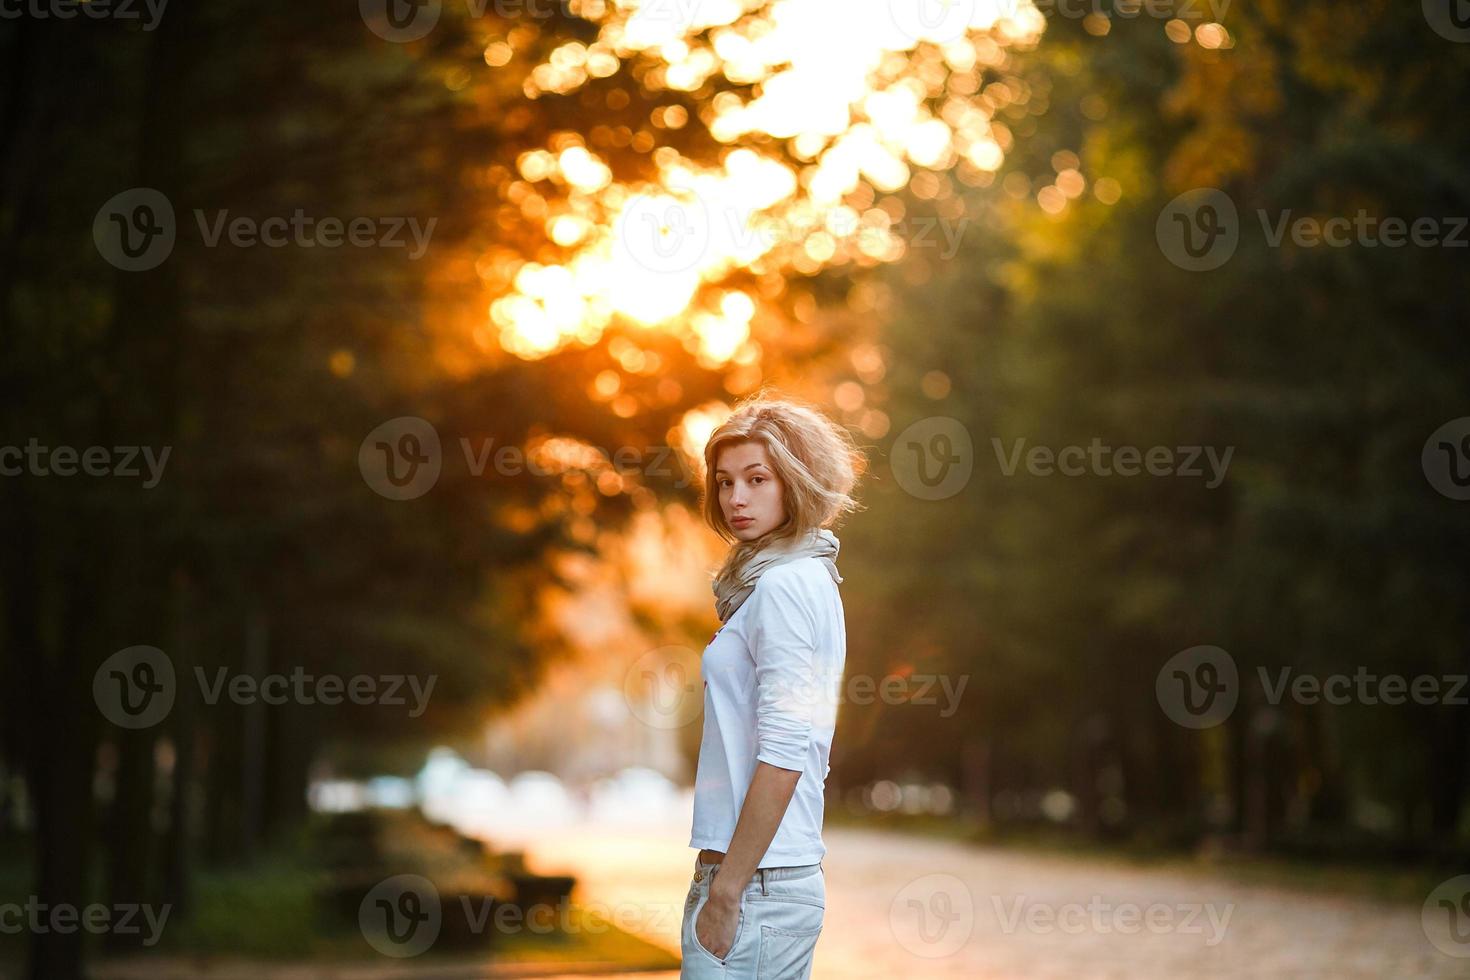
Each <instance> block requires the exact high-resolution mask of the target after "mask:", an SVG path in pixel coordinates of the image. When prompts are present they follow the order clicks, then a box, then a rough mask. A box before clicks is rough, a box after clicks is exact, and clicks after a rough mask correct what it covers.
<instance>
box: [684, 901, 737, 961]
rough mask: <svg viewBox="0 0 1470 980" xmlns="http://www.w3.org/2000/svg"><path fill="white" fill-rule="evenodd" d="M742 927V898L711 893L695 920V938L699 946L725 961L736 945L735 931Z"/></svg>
mask: <svg viewBox="0 0 1470 980" xmlns="http://www.w3.org/2000/svg"><path fill="white" fill-rule="evenodd" d="M739 926H740V896H739V895H733V896H730V895H725V894H724V893H722V892H715V891H713V890H712V891H711V892H710V896H709V899H708V900H707V901H706V902H705V903H704V908H702V909H700V910H699V917H698V918H696V919H695V920H694V936H695V938H696V939H698V940H699V945H701V946H703V947H704V948H705V949H706V950H708V951H709V952H711V953H713V954H714V956H715V958H716V959H720V960H723V959H724V958H725V957H726V956H727V955H729V953H730V947H731V946H732V945H734V943H735V930H736V929H737V928H739Z"/></svg>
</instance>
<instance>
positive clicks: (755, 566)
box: [713, 528, 842, 623]
mask: <svg viewBox="0 0 1470 980" xmlns="http://www.w3.org/2000/svg"><path fill="white" fill-rule="evenodd" d="M741 547H745V545H743V544H741V545H736V548H737V549H738V548H741ZM840 547H841V543H840V542H839V541H838V540H837V535H835V534H833V533H832V532H831V531H829V530H827V529H826V528H818V529H816V530H813V531H808V532H807V533H806V534H805V535H800V536H798V537H796V538H786V539H784V540H780V541H777V542H773V543H771V544H768V545H766V546H765V547H764V548H761V549H760V550H759V551H756V552H754V553H752V554H751V555H749V556H747V557H745V558H737V560H736V561H734V562H733V563H732V564H731V567H730V570H729V571H727V572H725V573H724V574H723V575H721V576H720V577H719V578H717V579H715V581H714V583H713V588H714V593H715V611H716V612H717V613H718V614H719V616H720V622H722V623H728V622H729V621H730V617H731V616H733V615H735V610H737V609H739V608H740V605H741V603H743V602H745V600H746V599H748V598H750V594H751V593H752V592H754V591H755V583H756V580H757V579H759V578H760V577H761V575H762V574H763V573H764V572H765V571H766V569H768V568H774V567H775V566H777V565H784V564H786V563H787V562H789V561H795V560H796V559H798V558H820V559H821V560H822V563H823V564H824V565H826V566H827V571H828V573H829V574H831V576H832V581H834V582H836V583H838V584H839V585H840V584H841V583H842V576H841V575H839V574H837V562H836V558H837V551H838V549H839V548H840Z"/></svg>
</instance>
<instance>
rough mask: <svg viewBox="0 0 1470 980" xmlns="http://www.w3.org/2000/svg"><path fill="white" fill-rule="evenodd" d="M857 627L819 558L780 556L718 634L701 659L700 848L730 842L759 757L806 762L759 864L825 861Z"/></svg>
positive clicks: (794, 765) (786, 765)
mask: <svg viewBox="0 0 1470 980" xmlns="http://www.w3.org/2000/svg"><path fill="white" fill-rule="evenodd" d="M846 659H847V628H846V624H845V622H844V620H843V613H842V596H841V594H840V593H839V592H838V590H837V583H836V582H834V581H833V580H832V576H831V574H830V573H829V572H828V571H827V568H826V566H825V565H824V564H823V563H822V562H821V560H820V559H817V558H798V559H796V560H794V561H789V562H786V563H785V564H782V565H776V566H774V567H772V568H769V569H767V570H766V571H765V572H763V573H762V574H761V576H760V578H759V579H757V580H756V586H755V590H754V591H753V592H752V593H751V594H750V596H749V597H748V598H747V599H746V600H745V602H744V603H742V604H741V606H740V608H739V609H737V610H735V615H733V616H731V617H730V621H729V622H727V623H725V624H724V625H723V626H721V627H720V629H719V630H718V631H717V632H716V633H715V635H714V638H713V639H712V640H710V643H709V646H707V647H706V648H705V651H704V657H703V659H702V661H701V663H700V673H701V675H702V676H703V678H704V737H703V739H702V740H701V742H700V745H699V767H698V770H697V772H696V774H695V778H694V829H693V833H692V835H691V836H690V838H689V846H690V847H698V848H706V847H707V848H710V849H711V850H716V851H728V850H729V847H730V837H731V835H733V834H734V832H735V822H736V820H737V819H738V818H739V816H740V808H741V807H742V806H743V805H744V803H745V794H746V791H747V790H749V788H750V780H751V778H752V777H753V776H754V775H755V767H756V763H757V762H768V763H770V764H771V765H773V766H779V767H780V768H782V769H792V770H799V771H800V772H801V778H800V780H799V781H798V782H797V784H796V792H795V793H794V794H793V795H792V798H791V804H790V805H789V806H788V807H787V809H786V813H785V815H784V816H782V818H781V825H780V827H778V828H777V830H776V835H775V837H774V838H772V840H771V846H770V847H769V848H768V849H767V850H766V853H765V855H764V856H763V857H762V858H761V859H760V861H759V862H758V863H757V865H756V866H757V867H759V868H772V867H782V866H786V865H794V864H815V863H817V862H818V861H820V860H821V859H822V856H823V855H824V854H826V853H827V848H826V846H825V845H824V844H823V843H822V813H823V803H824V788H825V785H826V780H827V772H828V770H829V766H828V764H827V758H828V755H829V753H830V751H831V749H832V734H833V731H834V730H835V728H836V723H837V705H838V701H839V697H838V695H839V692H840V690H841V687H842V671H843V667H844V665H845V663H846Z"/></svg>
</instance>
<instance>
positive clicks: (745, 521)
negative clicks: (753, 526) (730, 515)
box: [730, 517, 755, 527]
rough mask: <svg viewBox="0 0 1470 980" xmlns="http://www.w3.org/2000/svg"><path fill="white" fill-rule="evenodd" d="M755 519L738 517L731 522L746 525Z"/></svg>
mask: <svg viewBox="0 0 1470 980" xmlns="http://www.w3.org/2000/svg"><path fill="white" fill-rule="evenodd" d="M754 520H755V518H754V517H737V518H735V519H734V520H732V521H731V522H730V523H731V524H733V525H735V526H736V527H744V526H745V525H747V524H749V523H751V522H752V521H754Z"/></svg>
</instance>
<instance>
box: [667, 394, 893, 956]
mask: <svg viewBox="0 0 1470 980" xmlns="http://www.w3.org/2000/svg"><path fill="white" fill-rule="evenodd" d="M704 461H705V481H704V504H703V506H704V516H705V520H706V521H707V522H708V523H709V525H710V526H711V527H713V528H714V529H715V531H716V532H717V533H718V534H719V535H720V536H721V537H722V538H724V539H725V540H726V541H730V542H732V544H733V547H732V548H731V549H730V552H729V555H728V556H727V557H726V559H725V563H724V565H723V567H722V568H721V569H720V572H719V574H718V575H717V576H716V578H715V581H714V591H715V599H716V602H715V606H716V611H717V612H718V614H719V617H720V621H721V622H722V623H723V625H722V626H721V627H720V628H719V630H717V631H716V632H715V635H714V638H713V639H712V640H711V641H710V644H709V646H708V647H707V648H706V649H705V652H704V657H703V660H702V664H701V673H702V674H703V677H704V737H703V741H702V742H701V743H700V747H699V768H698V772H697V774H696V776H695V785H694V829H693V834H692V835H691V837H690V839H689V846H690V847H697V848H700V849H701V850H700V852H699V854H698V856H697V857H696V858H695V863H694V881H693V883H692V884H691V886H690V888H689V896H688V899H687V900H686V901H685V903H684V925H683V936H682V945H683V954H684V957H683V968H682V970H681V972H680V976H681V977H686V978H699V977H725V978H741V977H758V978H761V980H790V978H805V977H808V976H810V974H811V968H812V952H813V950H814V949H815V947H816V943H817V936H818V934H819V933H820V932H821V931H822V917H823V915H824V913H825V909H826V896H827V893H826V879H825V877H824V876H823V873H822V856H823V855H824V854H825V853H826V850H827V849H826V847H825V846H824V845H823V843H822V810H823V786H824V784H825V781H826V778H827V770H828V766H827V758H828V753H829V751H830V750H831V748H832V735H833V730H834V727H835V722H836V718H837V700H838V699H837V693H838V690H839V689H840V686H841V682H842V668H843V664H844V661H845V659H846V654H847V633H846V628H845V626H844V623H843V615H842V597H841V596H840V595H839V593H838V591H837V585H838V583H840V582H841V581H842V577H841V576H840V575H838V574H837V565H836V561H835V559H836V558H837V550H838V541H837V538H836V536H835V535H834V534H833V533H832V532H831V531H830V530H827V525H829V524H831V523H833V522H834V521H836V520H837V519H838V518H839V517H841V516H842V515H843V514H845V513H848V512H850V511H853V510H855V509H857V503H856V501H855V500H854V499H853V497H852V495H851V494H852V490H853V487H854V485H855V483H856V482H857V478H858V476H859V475H860V473H861V472H862V469H863V468H864V465H865V460H864V458H863V455H862V453H861V452H860V451H859V450H858V449H857V448H856V446H855V445H854V444H853V441H852V437H851V436H849V435H848V433H847V432H846V431H845V430H844V429H842V428H841V427H839V426H838V425H836V424H835V423H834V422H832V421H831V420H830V419H828V418H827V417H826V416H824V415H822V414H821V413H819V412H816V411H814V410H812V409H810V408H807V407H805V406H802V405H798V404H795V403H793V402H791V401H788V400H778V399H771V398H768V397H766V396H764V395H761V396H757V397H756V398H754V399H753V400H751V401H748V402H746V403H744V404H742V405H741V406H739V407H737V408H736V410H735V412H734V414H733V415H731V416H730V418H729V420H728V421H726V422H725V424H723V425H721V426H720V427H719V428H718V429H716V430H715V431H714V434H713V435H711V436H710V440H709V443H708V445H706V446H705V450H704Z"/></svg>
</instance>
